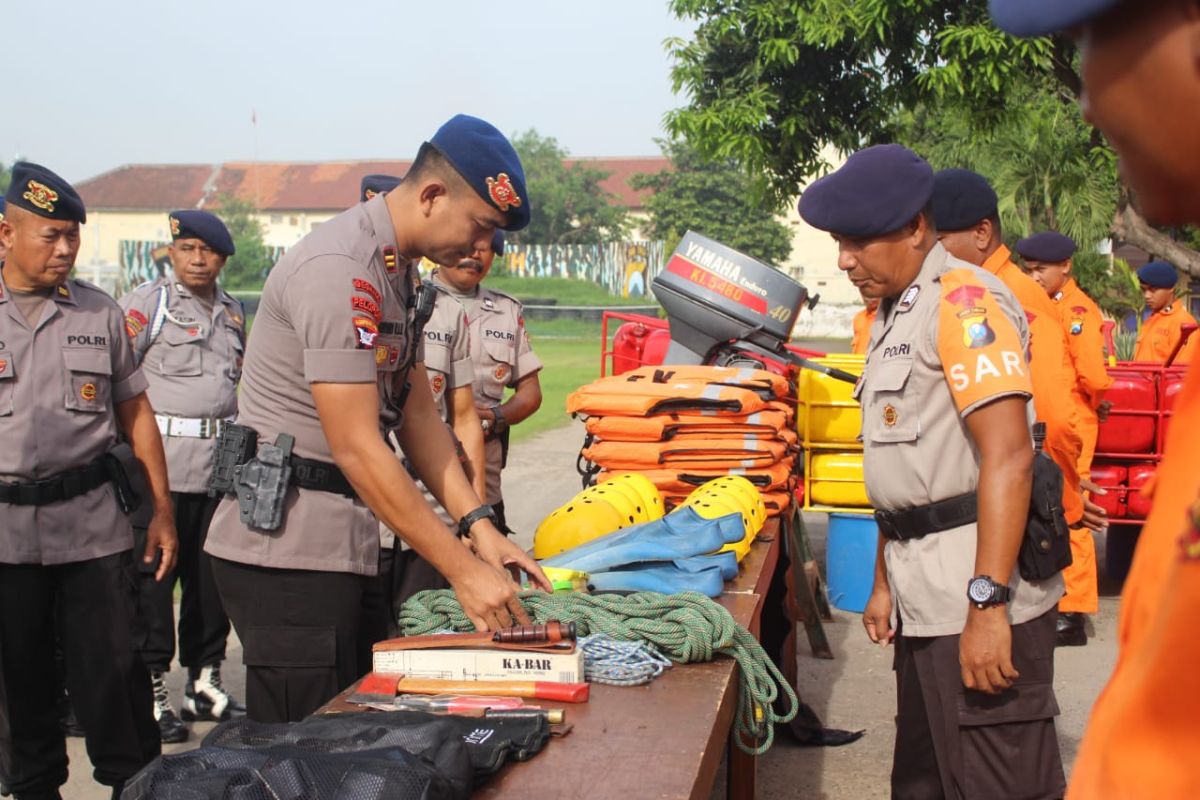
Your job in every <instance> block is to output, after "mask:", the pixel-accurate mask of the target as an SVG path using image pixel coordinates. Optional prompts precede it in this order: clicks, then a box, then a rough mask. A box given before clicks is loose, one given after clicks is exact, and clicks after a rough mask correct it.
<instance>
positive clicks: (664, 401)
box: [567, 365, 799, 515]
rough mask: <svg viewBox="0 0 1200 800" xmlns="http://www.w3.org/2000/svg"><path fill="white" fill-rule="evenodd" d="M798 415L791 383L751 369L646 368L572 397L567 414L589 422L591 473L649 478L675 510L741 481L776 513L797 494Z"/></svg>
mask: <svg viewBox="0 0 1200 800" xmlns="http://www.w3.org/2000/svg"><path fill="white" fill-rule="evenodd" d="M795 408H796V399H795V396H794V394H793V387H792V385H791V384H790V383H789V381H788V380H787V378H785V377H783V376H781V375H777V374H775V373H773V372H767V371H766V370H758V369H751V368H743V367H706V366H684V365H679V366H674V365H663V366H646V367H642V368H640V369H637V370H633V371H632V372H625V373H622V374H620V375H614V376H611V377H607V378H600V379H599V380H596V381H593V382H592V383H590V384H588V385H587V386H584V387H582V388H580V389H579V390H577V391H575V392H573V393H571V395H570V396H569V397H568V398H567V412H568V413H570V414H572V415H574V416H576V417H583V418H585V425H586V427H587V437H586V439H585V441H584V445H583V449H582V450H581V451H580V454H579V455H580V457H579V470H580V472H581V473H582V474H584V475H585V476H588V477H590V476H593V475H594V476H595V478H596V479H597V480H600V481H603V480H605V479H606V478H607V477H608V476H609V475H610V474H612V473H618V472H629V471H633V472H639V473H641V474H642V475H645V476H646V477H647V478H649V479H650V481H651V482H652V483H654V485H655V486H657V487H658V489H659V491H661V492H662V494H663V500H664V502H665V503H666V505H667V506H668V507H674V506H676V505H678V504H679V503H681V502H683V501H684V500H685V499H686V498H687V496H688V495H689V494H690V493H691V492H692V490H694V489H695V488H696V487H697V486H700V485H702V484H704V483H705V482H707V481H709V480H711V479H713V478H717V477H720V476H722V475H741V476H743V477H745V478H746V479H747V480H749V481H750V482H751V483H752V484H754V486H755V487H756V488H757V489H758V490H759V491H760V492H761V494H762V498H763V501H764V503H765V504H766V508H767V512H768V514H770V515H775V514H778V513H780V512H781V511H783V510H784V509H786V508H787V507H788V505H789V503H790V502H791V498H792V491H793V489H794V488H795V481H796V475H795V466H796V455H797V453H798V451H799V442H798V437H797V435H796V429H795Z"/></svg>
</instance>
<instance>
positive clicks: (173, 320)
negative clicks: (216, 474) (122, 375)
mask: <svg viewBox="0 0 1200 800" xmlns="http://www.w3.org/2000/svg"><path fill="white" fill-rule="evenodd" d="M164 288H165V289H166V304H165V308H164V309H162V310H160V309H159V305H160V299H161V298H162V297H163V291H162V290H163V289H164ZM120 302H121V307H122V308H124V309H125V332H126V334H127V335H128V336H129V341H130V344H131V345H132V346H133V351H134V355H135V357H137V359H138V360H139V362H140V363H141V366H142V371H143V372H144V373H145V375H146V380H148V381H149V382H150V389H149V390H148V392H147V393H148V395H149V397H150V404H151V405H152V406H154V413H155V414H159V415H166V416H171V417H183V418H186V419H210V420H211V419H217V420H231V419H233V417H234V415H235V414H237V384H238V379H239V378H240V377H241V374H242V359H243V357H244V354H245V350H246V323H245V317H244V315H243V312H242V304H241V303H240V302H238V301H237V300H236V299H234V298H233V297H232V296H231V295H230V294H229V293H227V292H225V291H224V290H222V289H220V288H218V289H216V292H215V294H214V297H213V304H212V308H208V307H206V306H205V304H204V303H202V302H200V300H199V299H197V298H196V297H194V296H193V295H192V293H191V292H190V291H189V290H188V288H187V287H186V286H184V285H183V284H181V283H179V282H178V281H176V280H175V278H174V276H173V275H168V276H166V277H164V278H160V279H159V280H157V281H151V282H148V283H143V284H142V285H141V286H138V287H137V288H136V289H134V290H133V291H132V292H130V293H129V294H127V295H125V296H124V297H122V298H121V301H120ZM164 312H165V313H164ZM156 321H157V322H158V325H159V330H158V333H157V335H152V333H153V330H154V328H155V323H156ZM215 447H216V438H215V432H214V434H213V435H212V436H210V437H209V438H199V437H195V436H174V435H169V436H163V450H165V451H166V455H167V474H168V476H169V477H170V481H171V491H173V492H195V493H202V492H206V491H208V477H209V474H210V473H211V472H212V464H213V454H214V452H215Z"/></svg>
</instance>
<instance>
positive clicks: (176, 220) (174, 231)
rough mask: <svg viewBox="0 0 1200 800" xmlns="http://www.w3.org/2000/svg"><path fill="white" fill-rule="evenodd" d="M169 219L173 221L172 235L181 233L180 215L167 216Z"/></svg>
mask: <svg viewBox="0 0 1200 800" xmlns="http://www.w3.org/2000/svg"><path fill="white" fill-rule="evenodd" d="M167 219H169V220H170V221H171V235H172V236H178V235H179V218H178V217H167Z"/></svg>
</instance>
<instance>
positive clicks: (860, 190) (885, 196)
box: [798, 144, 933, 236]
mask: <svg viewBox="0 0 1200 800" xmlns="http://www.w3.org/2000/svg"><path fill="white" fill-rule="evenodd" d="M932 193H933V168H932V167H930V166H929V164H928V163H927V162H926V161H925V159H923V158H921V157H920V156H918V155H917V154H916V153H914V152H913V151H911V150H909V149H908V148H907V147H901V146H900V145H898V144H880V145H875V146H874V147H868V148H867V149H865V150H859V151H858V152H857V153H855V154H853V155H852V156H850V158H848V159H846V163H845V164H843V165H842V166H841V168H840V169H838V170H837V171H835V172H832V173H830V174H829V175H826V176H825V177H824V178H821V179H820V180H818V181H815V182H814V183H813V184H811V185H810V186H809V187H808V188H807V189H805V190H804V194H802V195H800V205H799V206H798V210H799V211H800V216H801V217H803V219H804V221H805V222H807V223H808V224H809V225H812V226H813V227H814V228H817V229H819V230H823V231H829V232H830V233H840V234H843V235H845V236H882V235H883V234H885V233H890V232H892V231H894V230H898V229H899V228H901V227H903V226H904V225H905V224H906V223H908V222H909V221H910V220H912V218H913V217H915V216H917V214H919V213H920V212H921V210H922V209H923V208H925V206H926V205H927V204H928V203H929V197H930V195H931V194H932Z"/></svg>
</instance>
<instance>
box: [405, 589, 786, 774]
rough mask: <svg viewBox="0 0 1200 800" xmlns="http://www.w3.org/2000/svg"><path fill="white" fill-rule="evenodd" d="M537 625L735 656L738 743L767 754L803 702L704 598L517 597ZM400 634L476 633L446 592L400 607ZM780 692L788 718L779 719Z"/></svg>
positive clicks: (687, 655)
mask: <svg viewBox="0 0 1200 800" xmlns="http://www.w3.org/2000/svg"><path fill="white" fill-rule="evenodd" d="M519 597H520V599H521V603H522V605H524V607H525V609H526V611H527V612H528V613H529V616H530V617H532V618H533V621H534V622H536V623H542V622H548V621H550V620H554V619H557V620H562V621H564V622H574V623H575V625H576V628H577V631H578V635H579V636H581V637H582V636H588V635H591V634H605V635H606V636H609V637H611V638H613V639H616V640H619V641H632V642H647V643H649V644H651V645H653V646H654V647H655V648H656V649H657V650H658V651H659V652H660V653H662V654H663V655H664V656H666V657H667V658H669V659H671V660H672V661H674V662H676V663H678V664H686V663H690V662H695V661H712V660H713V657H714V655H716V654H721V655H726V656H729V657H730V658H732V659H734V660H735V661H737V664H738V681H739V683H738V712H737V718H736V722H735V726H734V742H735V743H736V744H737V746H738V747H739V748H740V749H741V750H742V751H744V752H746V753H750V754H753V755H761V754H762V753H765V752H766V751H767V750H768V749H770V747H771V743H772V741H773V740H774V727H775V723H777V722H778V723H784V722H790V721H791V720H792V718H793V717H795V716H796V711H797V708H798V706H799V702H798V701H797V699H796V693H795V692H794V691H792V687H791V686H789V685H788V682H787V681H786V680H785V679H784V677H783V675H782V674H780V672H779V669H778V668H777V667H776V666H775V664H774V663H773V662H772V661H771V659H770V658H769V657H768V656H767V654H766V652H765V651H764V650H763V649H762V645H760V644H759V643H758V641H757V640H755V638H754V637H753V636H752V635H751V634H750V632H749V631H747V630H746V629H745V628H743V627H742V626H741V625H738V624H737V622H735V621H734V619H733V617H732V616H731V615H730V614H729V612H728V611H727V610H725V608H723V607H722V606H721V605H719V604H717V603H715V602H713V601H712V600H710V599H709V598H707V597H705V596H704V595H702V594H698V593H695V592H684V593H682V594H673V595H665V594H658V593H657V592H638V593H635V594H630V595H624V596H622V595H589V594H582V593H577V592H569V593H562V594H546V593H543V592H522V593H521V594H520V595H519ZM399 622H400V630H401V631H402V632H403V634H404V635H405V636H421V635H424V634H427V633H433V632H434V631H438V630H447V629H449V630H455V631H471V630H474V628H475V626H474V625H472V624H471V621H470V620H469V619H467V615H466V614H465V613H463V610H462V606H460V605H459V603H458V600H457V598H455V596H454V592H452V591H450V590H448V589H439V590H436V591H425V592H421V593H419V594H417V595H415V596H414V597H412V598H411V599H410V600H409V601H408V602H407V603H405V604H404V606H403V608H401V609H400V619H399ZM781 688H782V690H783V694H784V696H785V697H786V698H787V712H786V713H785V714H783V715H776V714H775V712H774V702H775V700H776V698H777V697H779V693H780V689H781Z"/></svg>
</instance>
